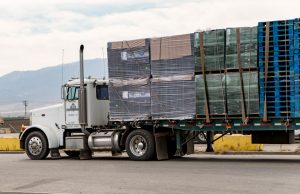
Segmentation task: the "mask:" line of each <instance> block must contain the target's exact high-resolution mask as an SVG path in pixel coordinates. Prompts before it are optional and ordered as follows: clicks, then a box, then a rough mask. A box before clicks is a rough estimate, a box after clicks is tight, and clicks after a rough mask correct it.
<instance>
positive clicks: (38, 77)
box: [0, 59, 108, 116]
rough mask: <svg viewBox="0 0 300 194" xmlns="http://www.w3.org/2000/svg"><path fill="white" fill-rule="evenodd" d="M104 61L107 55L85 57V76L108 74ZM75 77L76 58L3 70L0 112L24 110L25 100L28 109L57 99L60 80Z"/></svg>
mask: <svg viewBox="0 0 300 194" xmlns="http://www.w3.org/2000/svg"><path fill="white" fill-rule="evenodd" d="M106 64H107V60H106V59H90V60H85V61H84V74H85V77H88V76H91V77H93V78H101V79H102V78H103V77H106V78H107V76H108V73H107V72H108V71H107V65H106ZM78 77H79V62H72V63H68V64H64V65H57V66H52V67H46V68H42V69H39V70H34V71H14V72H11V73H9V74H6V75H4V76H2V77H0V94H1V95H0V116H19V115H22V114H24V109H25V106H24V101H26V102H27V104H28V107H27V108H28V109H33V108H37V107H41V106H45V105H50V104H55V103H59V102H61V86H62V85H63V83H66V82H67V81H68V80H69V79H71V78H78Z"/></svg>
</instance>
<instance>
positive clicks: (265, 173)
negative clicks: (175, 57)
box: [0, 154, 300, 194]
mask: <svg viewBox="0 0 300 194" xmlns="http://www.w3.org/2000/svg"><path fill="white" fill-rule="evenodd" d="M299 192H300V156H299V155H298V156H291V155H283V156H277V155H267V156H264V155H208V154H202V155H192V156H189V157H183V158H180V159H176V160H168V161H149V162H135V161H130V160H129V159H128V158H127V157H122V156H121V157H117V158H113V157H110V156H109V155H108V154H105V155H103V154H101V155H97V156H96V157H95V158H94V159H93V160H88V161H86V160H85V161H81V160H76V159H69V158H66V157H64V158H63V159H59V160H52V159H47V160H43V161H32V160H29V159H28V158H27V156H26V155H25V154H0V193H91V194H93V193H137V194H140V193H172V194H176V193H222V194H223V193H230V194H232V193H243V194H244V193H264V194H265V193H272V194H273V193H284V194H288V193H299Z"/></svg>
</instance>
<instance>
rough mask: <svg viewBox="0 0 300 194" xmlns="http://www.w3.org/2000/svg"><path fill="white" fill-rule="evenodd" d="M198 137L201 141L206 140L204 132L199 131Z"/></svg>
mask: <svg viewBox="0 0 300 194" xmlns="http://www.w3.org/2000/svg"><path fill="white" fill-rule="evenodd" d="M198 138H199V140H200V141H206V139H205V136H204V135H203V133H199V134H198Z"/></svg>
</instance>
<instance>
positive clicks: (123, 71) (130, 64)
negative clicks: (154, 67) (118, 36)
mask: <svg viewBox="0 0 300 194" xmlns="http://www.w3.org/2000/svg"><path fill="white" fill-rule="evenodd" d="M149 49H150V41H149V39H139V40H131V41H121V42H111V43H108V49H107V54H108V71H109V78H110V84H109V95H110V120H111V121H133V120H147V119H149V118H150V114H151V104H150V102H151V98H150V73H151V72H150V50H149Z"/></svg>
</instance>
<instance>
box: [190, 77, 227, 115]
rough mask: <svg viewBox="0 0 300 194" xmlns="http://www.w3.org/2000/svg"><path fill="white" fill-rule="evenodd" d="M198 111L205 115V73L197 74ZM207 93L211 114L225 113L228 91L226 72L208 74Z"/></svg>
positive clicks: (199, 113)
mask: <svg viewBox="0 0 300 194" xmlns="http://www.w3.org/2000/svg"><path fill="white" fill-rule="evenodd" d="M195 81H196V113H197V114H198V115H205V104H206V101H205V87H204V79H203V75H196V77H195ZM206 82H207V93H208V103H209V110H210V115H223V114H225V111H226V109H225V106H226V93H225V92H226V91H225V75H224V74H207V75H206Z"/></svg>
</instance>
